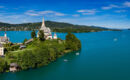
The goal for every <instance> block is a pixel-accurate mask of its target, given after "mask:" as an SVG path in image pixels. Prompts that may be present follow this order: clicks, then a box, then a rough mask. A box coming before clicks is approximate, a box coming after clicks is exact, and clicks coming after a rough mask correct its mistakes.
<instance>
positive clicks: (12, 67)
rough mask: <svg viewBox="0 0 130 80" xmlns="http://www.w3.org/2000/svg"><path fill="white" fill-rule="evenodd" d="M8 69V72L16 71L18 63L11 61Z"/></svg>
mask: <svg viewBox="0 0 130 80" xmlns="http://www.w3.org/2000/svg"><path fill="white" fill-rule="evenodd" d="M9 70H10V72H16V71H18V64H17V63H11V64H10V68H9Z"/></svg>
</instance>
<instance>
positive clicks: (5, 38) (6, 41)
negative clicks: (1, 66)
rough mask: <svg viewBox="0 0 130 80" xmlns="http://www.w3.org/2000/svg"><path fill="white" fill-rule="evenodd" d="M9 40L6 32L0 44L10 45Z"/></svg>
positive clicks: (0, 38)
mask: <svg viewBox="0 0 130 80" xmlns="http://www.w3.org/2000/svg"><path fill="white" fill-rule="evenodd" d="M9 42H10V41H9V38H8V37H7V34H6V32H5V34H4V36H0V43H1V44H6V43H9Z"/></svg>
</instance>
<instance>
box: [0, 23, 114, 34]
mask: <svg viewBox="0 0 130 80" xmlns="http://www.w3.org/2000/svg"><path fill="white" fill-rule="evenodd" d="M41 24H42V23H41V22H36V23H23V24H9V23H2V22H0V30H1V31H14V30H15V31H20V30H38V29H39V28H40V26H41ZM45 24H46V26H47V27H50V28H51V29H52V31H55V32H68V31H69V32H96V31H104V30H112V29H107V28H101V27H95V26H84V25H73V24H69V23H63V22H53V21H46V22H45ZM114 30H115V29H114Z"/></svg>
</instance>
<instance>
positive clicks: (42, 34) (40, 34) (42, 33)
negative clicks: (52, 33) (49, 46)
mask: <svg viewBox="0 0 130 80" xmlns="http://www.w3.org/2000/svg"><path fill="white" fill-rule="evenodd" d="M39 40H40V41H44V40H45V37H44V32H43V31H42V30H39Z"/></svg>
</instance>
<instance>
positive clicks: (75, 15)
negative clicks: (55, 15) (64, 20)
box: [72, 14, 80, 17]
mask: <svg viewBox="0 0 130 80" xmlns="http://www.w3.org/2000/svg"><path fill="white" fill-rule="evenodd" d="M72 16H73V17H79V16H80V15H79V14H74V15H72Z"/></svg>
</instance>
